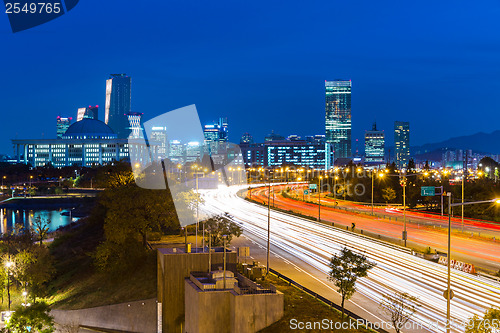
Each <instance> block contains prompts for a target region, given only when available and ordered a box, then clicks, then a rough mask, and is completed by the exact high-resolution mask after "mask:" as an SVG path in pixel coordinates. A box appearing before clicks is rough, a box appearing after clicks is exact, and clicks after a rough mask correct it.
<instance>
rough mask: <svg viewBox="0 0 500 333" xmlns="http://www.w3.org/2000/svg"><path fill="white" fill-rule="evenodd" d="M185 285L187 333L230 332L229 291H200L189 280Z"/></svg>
mask: <svg viewBox="0 0 500 333" xmlns="http://www.w3.org/2000/svg"><path fill="white" fill-rule="evenodd" d="M185 286H186V305H185V309H186V330H185V332H187V333H209V332H217V333H230V332H231V312H232V310H231V301H230V296H231V291H230V290H227V291H200V289H199V288H198V287H197V286H196V285H195V284H194V283H193V282H191V281H190V280H188V279H186V280H185Z"/></svg>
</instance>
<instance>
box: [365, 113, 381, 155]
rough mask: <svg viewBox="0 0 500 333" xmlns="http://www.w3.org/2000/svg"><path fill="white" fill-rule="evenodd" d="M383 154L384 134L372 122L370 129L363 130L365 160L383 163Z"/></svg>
mask: <svg viewBox="0 0 500 333" xmlns="http://www.w3.org/2000/svg"><path fill="white" fill-rule="evenodd" d="M384 155H385V134H384V131H378V130H377V124H376V123H374V124H373V128H372V130H371V131H366V132H365V162H367V163H383V162H384Z"/></svg>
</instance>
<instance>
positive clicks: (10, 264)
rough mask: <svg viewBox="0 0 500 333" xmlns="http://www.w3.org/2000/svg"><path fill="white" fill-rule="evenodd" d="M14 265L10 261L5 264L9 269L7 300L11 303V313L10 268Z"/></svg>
mask: <svg viewBox="0 0 500 333" xmlns="http://www.w3.org/2000/svg"><path fill="white" fill-rule="evenodd" d="M12 265H14V263H13V262H12V261H10V257H9V260H8V261H7V262H6V263H5V268H7V300H8V302H9V312H10V303H11V302H10V268H11V267H12Z"/></svg>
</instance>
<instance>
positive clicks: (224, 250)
mask: <svg viewBox="0 0 500 333" xmlns="http://www.w3.org/2000/svg"><path fill="white" fill-rule="evenodd" d="M223 238H224V277H223V279H224V290H226V235H224V236H223Z"/></svg>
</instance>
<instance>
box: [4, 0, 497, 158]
mask: <svg viewBox="0 0 500 333" xmlns="http://www.w3.org/2000/svg"><path fill="white" fill-rule="evenodd" d="M97 5H98V6H99V8H100V10H99V11H97V12H96V11H95V10H94V9H95V6H97ZM429 5H430V4H429ZM156 6H157V10H155V11H154V12H153V13H150V12H149V9H150V8H149V6H148V5H147V4H146V3H141V4H135V6H134V9H132V6H122V7H121V8H120V10H119V11H120V15H114V14H116V12H115V11H116V6H115V5H114V4H111V3H106V4H102V3H97V2H96V1H93V0H89V1H87V2H85V3H80V4H79V5H78V7H77V8H76V10H72V11H71V12H69V13H68V14H67V15H64V16H62V17H61V18H59V19H57V20H54V21H52V22H49V23H47V24H45V25H43V26H39V27H36V28H33V29H31V30H29V31H26V32H21V33H18V34H15V36H14V35H12V34H10V33H9V34H7V35H5V34H4V35H3V37H4V45H5V49H8V50H16V52H6V53H4V54H2V56H1V57H2V61H3V63H6V64H9V66H8V68H6V69H5V71H4V73H3V80H2V84H1V86H0V88H1V89H0V91H2V94H3V98H2V101H3V103H2V110H4V111H5V112H4V114H5V119H4V121H5V122H7V123H12V124H15V123H20V122H21V121H23V120H24V119H25V118H30V119H32V120H33V121H32V122H31V123H30V124H26V125H25V126H23V127H12V128H6V129H5V130H4V131H3V132H2V134H0V152H2V153H5V154H12V147H11V145H10V142H9V140H10V139H11V138H15V137H16V135H17V137H19V138H21V137H42V133H43V134H44V135H45V136H46V135H48V134H49V132H48V129H49V128H50V129H51V128H52V127H49V126H50V125H51V124H52V123H53V119H54V117H56V116H57V115H59V114H60V115H61V116H65V115H66V114H67V113H68V112H69V111H71V110H75V109H76V108H78V107H81V106H85V105H89V104H91V105H96V104H98V105H105V95H104V94H103V89H104V88H105V79H107V75H108V73H122V72H125V73H127V74H129V75H131V76H132V77H134V91H133V98H134V103H133V110H132V111H134V112H142V113H145V114H147V115H148V118H149V117H151V118H154V117H155V116H156V115H159V114H162V113H163V112H166V111H168V110H174V109H177V108H179V107H183V106H186V105H191V104H196V105H197V107H198V109H199V113H200V118H201V120H202V122H203V123H206V122H207V121H209V120H212V119H214V118H216V117H217V116H218V115H220V114H223V115H226V116H227V117H228V118H229V119H231V123H232V124H233V125H232V132H231V137H232V138H233V140H234V139H235V138H239V137H240V136H241V135H242V134H243V133H244V132H250V131H249V129H255V130H253V131H252V132H251V134H252V135H253V136H254V137H255V138H259V137H263V136H264V135H266V134H267V133H269V132H270V131H271V130H273V129H274V130H275V131H276V132H278V133H285V132H288V131H290V132H295V133H297V134H299V135H305V134H313V133H320V129H321V128H322V127H323V113H324V91H323V89H322V87H321V86H322V85H323V83H324V80H325V79H332V78H346V79H352V80H353V82H355V90H356V93H355V94H354V95H353V98H352V108H353V115H352V116H353V119H352V121H353V128H352V138H353V139H359V140H360V141H361V140H362V139H363V135H364V131H365V130H366V129H369V128H370V126H371V124H372V123H373V121H374V120H377V123H378V125H379V127H380V128H382V129H386V134H387V138H386V140H387V142H393V137H392V136H393V134H392V133H391V132H392V131H389V129H390V128H391V127H392V122H393V120H394V119H398V118H399V117H401V116H402V115H403V114H404V115H405V117H404V118H405V119H406V120H408V121H410V122H411V123H412V129H413V133H414V134H415V135H414V137H412V144H413V143H414V144H416V145H421V144H425V143H429V142H438V141H442V140H445V139H447V138H450V137H453V136H456V133H460V134H463V135H469V134H474V133H477V132H487V133H489V132H493V131H495V130H498V129H499V128H498V126H497V124H496V123H495V122H487V121H484V119H483V118H481V117H477V118H472V119H468V121H467V126H463V121H460V119H464V118H465V117H467V115H469V114H470V112H471V110H475V111H476V110H477V112H479V113H494V112H495V110H497V109H498V107H499V105H500V100H499V99H498V97H496V91H498V90H499V89H500V83H499V82H498V74H497V71H496V70H495V69H496V68H497V67H498V66H497V59H498V55H499V50H498V47H497V46H496V45H498V44H497V39H498V37H497V36H496V34H495V33H493V31H496V30H498V29H496V28H495V27H498V25H499V23H498V22H497V19H496V18H497V15H496V14H497V13H498V11H500V6H499V5H498V3H495V2H489V3H488V4H485V6H488V8H490V10H488V11H484V10H482V9H481V8H477V7H472V6H471V7H470V8H467V7H456V6H450V5H449V4H446V3H439V4H437V5H436V4H433V6H434V8H435V10H433V11H427V10H425V7H426V5H420V6H417V5H415V4H405V5H403V4H400V3H397V4H396V3H392V4H391V3H385V4H384V5H383V6H376V5H375V4H372V3H369V2H366V3H364V4H363V5H362V6H361V8H362V10H360V9H359V7H357V6H356V7H354V4H349V3H341V4H336V5H334V4H330V3H321V4H320V3H317V4H314V5H308V6H305V7H304V6H303V5H302V4H301V3H299V2H291V3H289V4H288V6H286V8H282V7H281V6H278V5H270V4H266V6H265V7H264V8H266V9H265V10H263V9H262V8H263V7H262V6H261V4H258V3H254V4H251V5H245V6H243V5H242V4H236V3H230V2H228V3H225V4H224V5H223V3H221V4H220V7H219V5H218V6H217V9H216V10H214V8H213V7H212V6H213V5H211V4H201V5H198V6H192V5H186V4H167V3H158V4H156ZM338 10H340V11H341V12H343V13H346V15H342V16H341V17H339V18H338V22H337V24H335V25H330V24H329V19H330V17H329V15H328V14H327V13H330V12H332V11H333V12H336V11H338ZM146 12H147V13H148V14H147V15H146V14H145V13H146ZM263 12H264V13H263ZM410 12H411V13H412V15H409V14H408V13H410ZM443 12H451V13H450V15H447V16H446V17H444V18H443V17H442V15H440V13H443ZM141 13H144V14H145V15H144V16H142V15H141ZM160 13H162V14H160ZM172 13H178V15H177V14H176V15H173V14H172ZM187 13H189V16H188V17H189V20H187V21H186V20H185V17H184V15H185V14H186V15H187ZM207 13H208V14H210V15H207ZM230 13H237V14H236V15H230ZM165 15H166V16H165ZM255 16H258V17H261V21H259V22H257V23H256V22H255V20H254V17H255ZM88 17H94V24H92V25H91V26H86V25H84V24H75V23H78V22H86V21H87V19H88ZM122 17H130V18H134V20H136V21H137V22H136V23H137V24H133V25H130V24H129V23H128V22H127V20H122V19H121V18H122ZM143 17H148V19H147V20H145V19H144V18H143ZM209 17H210V19H208V18H209ZM236 17H237V18H238V19H236ZM214 20H215V21H218V22H225V23H224V24H222V23H221V24H217V25H213V22H214ZM292 21H296V22H301V23H300V24H298V25H297V24H291V22H292ZM424 21H429V22H433V24H432V29H431V28H430V26H426V25H422V22H424ZM465 21H467V22H470V24H468V25H467V26H465V25H464V24H463V22H465ZM134 22H135V21H134ZM195 23H196V24H195ZM250 23H251V24H250ZM228 24H229V25H231V26H232V27H233V28H232V29H227V25H228ZM249 26H254V28H252V29H249V28H248V27H249ZM0 27H3V30H4V31H6V30H8V29H10V28H9V24H8V20H7V18H6V17H4V18H3V19H2V20H1V21H0ZM179 27H184V28H183V29H179ZM195 27H196V28H195ZM199 27H202V29H200V28H199ZM396 27H397V29H396ZM200 31H201V32H200ZM333 33H334V34H335V36H337V37H336V39H335V43H325V40H329V39H330V38H331V36H332V34H333ZM40 36H44V37H43V38H41V37H40ZM242 36H243V38H242ZM61 40H64V41H65V42H64V43H60V42H59V41H61ZM276 41H279V42H278V43H276ZM83 45H86V46H88V47H89V48H90V49H92V52H82V46H83ZM124 49H126V50H127V52H124ZM35 50H51V52H36V53H37V54H38V55H37V57H38V61H37V62H38V63H43V64H45V65H44V66H36V67H34V66H35V64H34V63H33V64H26V61H25V59H24V58H23V57H19V56H18V54H32V53H33V52H34V51H35ZM339 50H342V51H341V52H339ZM54 54H71V55H72V56H71V57H66V58H64V59H63V60H64V61H61V60H56V59H58V58H57V57H54V56H53V55H54ZM284 55H286V56H284ZM242 64H244V66H242ZM26 78H29V79H26ZM470 82H481V84H479V85H471V84H470ZM26 91H32V93H30V96H29V98H26V96H25V94H26ZM423 96H425V98H423ZM456 96H474V98H456ZM71 112H72V111H71ZM102 113H104V112H101V114H102ZM101 116H102V115H101ZM263 119H266V121H265V122H263V121H262V120H263ZM297 119H300V121H299V122H297ZM430 120H432V121H430ZM442 124H447V126H446V127H444V128H443V127H442ZM51 133H52V131H51ZM233 135H234V136H233Z"/></svg>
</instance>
